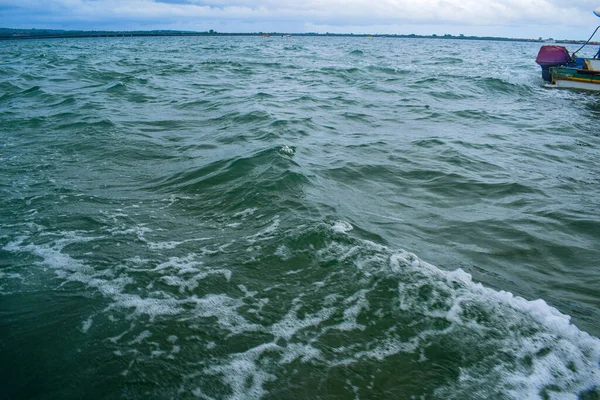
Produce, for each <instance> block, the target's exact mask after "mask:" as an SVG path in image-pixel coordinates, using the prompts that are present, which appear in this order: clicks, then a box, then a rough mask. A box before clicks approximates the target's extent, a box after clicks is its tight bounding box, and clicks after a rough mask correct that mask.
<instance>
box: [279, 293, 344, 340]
mask: <svg viewBox="0 0 600 400" xmlns="http://www.w3.org/2000/svg"><path fill="white" fill-rule="evenodd" d="M301 307H302V304H301V303H299V302H298V303H297V304H295V305H294V306H293V307H292V308H291V309H290V310H289V311H288V313H287V314H286V315H285V316H284V317H283V318H282V319H281V320H280V321H279V322H277V323H275V324H273V325H272V326H271V328H270V331H271V333H272V334H273V335H275V337H277V338H283V339H286V340H289V339H291V338H292V336H294V335H295V334H296V333H298V332H299V331H301V330H302V329H305V328H308V327H311V326H313V327H316V326H318V325H319V324H320V323H322V322H323V321H325V320H327V319H329V318H330V317H331V315H332V314H333V313H334V312H335V308H334V307H326V308H322V309H320V310H319V311H317V312H316V313H314V314H306V315H305V316H304V318H302V319H300V318H298V315H297V312H298V311H299V310H300V308H301Z"/></svg>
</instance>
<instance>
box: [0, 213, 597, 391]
mask: <svg viewBox="0 0 600 400" xmlns="http://www.w3.org/2000/svg"><path fill="white" fill-rule="evenodd" d="M258 210H259V209H257V208H254V209H246V210H243V211H241V212H236V213H232V214H230V218H232V219H233V220H236V219H237V220H238V221H240V223H242V224H243V223H244V221H246V222H247V221H248V219H249V218H250V219H252V218H253V217H254V216H256V215H257V214H258V213H259V212H260V211H258ZM118 218H119V219H121V220H122V219H123V217H118ZM107 221H110V220H107ZM132 222H133V221H130V222H129V223H132ZM224 228H226V229H228V230H236V229H239V227H238V226H237V225H232V224H227V225H224ZM353 228H355V227H353V225H352V224H350V223H349V222H346V221H332V222H330V223H317V224H308V225H299V226H296V227H288V228H284V227H283V226H282V224H281V221H280V220H279V219H278V218H277V217H276V218H274V219H272V220H271V222H270V224H269V225H266V226H263V227H260V228H258V229H257V230H256V231H255V233H252V234H248V235H246V236H243V237H237V238H236V239H234V240H233V242H229V243H223V244H222V245H219V244H218V243H217V242H215V239H214V238H210V237H209V238H203V237H195V238H194V237H192V238H188V239H187V240H183V241H172V242H162V243H161V242H153V241H152V239H151V237H152V236H153V231H152V229H150V227H135V226H131V227H126V226H123V227H122V228H117V227H115V228H114V229H110V230H109V231H107V232H106V233H105V234H104V235H103V236H93V235H90V233H85V232H71V233H68V232H67V233H63V234H62V235H60V236H59V237H56V238H55V239H53V240H51V241H49V242H48V241H47V240H46V243H37V244H36V242H37V241H38V239H36V238H34V237H30V236H27V235H25V236H21V237H19V238H16V239H15V240H13V241H10V242H8V243H6V244H5V245H4V246H3V248H2V250H3V251H5V252H10V253H14V254H23V253H25V254H31V256H33V257H35V258H37V260H38V261H37V263H38V264H39V265H40V266H43V267H46V268H50V269H52V270H54V271H55V274H56V278H57V279H58V280H59V282H63V284H61V285H64V284H66V283H69V284H70V285H73V284H74V285H76V286H77V285H81V286H82V287H83V288H85V289H86V290H89V291H92V292H93V293H94V295H95V296H96V295H98V296H101V297H103V298H104V299H105V300H106V301H108V302H109V305H108V306H107V307H106V308H104V309H101V310H99V311H97V312H95V313H93V314H91V315H89V317H81V319H80V324H81V325H80V330H81V332H82V334H83V335H95V334H101V335H107V334H108V335H110V336H108V337H105V339H104V342H105V343H106V345H107V346H108V347H109V348H112V349H114V352H115V354H116V355H117V357H119V358H122V359H123V362H122V368H124V369H123V374H125V375H129V376H137V377H136V379H138V380H140V381H141V382H143V381H144V378H143V376H141V375H137V374H136V372H135V370H134V369H132V368H131V364H129V367H128V366H127V365H128V360H129V359H135V360H136V363H138V364H140V365H147V366H148V367H150V366H152V365H154V366H155V367H156V368H159V367H160V368H161V370H162V371H169V369H170V368H171V367H169V366H170V365H172V364H173V363H177V365H179V367H178V368H177V369H176V370H177V371H178V372H177V375H172V376H171V377H170V379H172V380H173V387H172V389H170V390H173V391H175V390H177V391H178V393H179V395H182V394H184V393H186V394H190V395H191V394H195V395H198V394H202V395H204V396H210V397H215V396H216V397H223V394H224V393H229V394H228V395H225V396H224V397H227V398H240V397H244V398H261V397H263V396H265V395H272V394H275V393H277V394H278V396H282V397H293V396H294V395H297V394H298V393H299V391H302V392H303V393H305V394H307V395H308V396H310V397H314V396H317V394H318V390H319V389H318V387H319V384H318V382H321V377H322V374H323V371H326V372H327V374H328V375H329V376H337V375H338V374H342V376H345V377H346V378H345V379H348V380H349V381H350V382H353V384H352V386H347V387H344V386H341V387H340V388H339V390H340V392H339V393H340V395H343V396H345V395H346V394H351V391H352V390H353V389H352V387H355V388H356V389H354V390H358V391H359V395H361V397H362V396H365V397H388V396H390V395H392V394H393V393H397V392H396V391H397V390H401V391H402V393H406V394H409V395H413V396H426V397H433V398H450V399H461V398H465V397H472V396H474V395H475V396H483V397H488V398H505V397H508V398H544V397H567V396H586V395H587V396H594V395H598V394H599V393H598V392H599V388H600V368H599V362H600V340H599V339H598V338H595V337H592V336H590V335H589V334H587V333H585V332H582V331H580V330H579V329H578V328H577V327H576V326H574V325H572V324H571V323H570V317H569V316H567V315H564V314H562V313H560V312H559V311H557V310H556V309H555V308H553V307H550V306H548V305H547V304H546V302H544V301H543V300H535V301H528V300H525V299H523V298H521V297H518V296H515V295H513V294H512V293H510V292H506V291H496V290H493V289H490V288H487V287H485V286H483V285H481V284H478V283H474V282H473V281H472V279H471V276H470V275H469V274H467V273H465V272H464V271H462V270H460V269H457V270H454V271H443V270H441V269H439V268H437V267H435V266H433V265H431V264H428V263H426V262H423V261H421V260H419V259H418V258H417V257H416V256H415V255H413V254H410V253H407V252H404V251H396V250H393V249H391V248H389V247H386V246H382V245H379V244H376V243H374V242H371V241H368V240H364V239H360V238H358V237H355V236H353V232H354V230H355V229H353ZM107 235H109V236H113V237H123V238H125V237H127V236H131V237H133V238H137V242H138V243H142V244H145V245H146V250H144V251H145V252H146V253H147V256H146V257H148V255H150V257H151V259H143V258H140V257H134V258H130V259H128V260H123V261H124V263H123V264H121V265H120V266H118V267H117V266H114V267H113V269H112V272H111V273H110V274H106V272H105V271H104V269H103V268H100V267H99V266H97V265H95V264H94V263H93V262H91V261H88V260H87V258H88V257H89V256H88V257H83V258H82V257H81V256H75V255H72V253H74V252H76V249H77V245H86V244H87V245H93V244H94V243H98V244H100V243H101V242H102V241H103V240H105V239H104V237H106V236H107ZM189 246H193V247H191V248H196V251H194V252H193V253H190V254H188V255H186V256H181V255H180V256H173V255H169V254H173V253H172V251H175V250H177V249H181V248H183V247H188V248H189ZM211 248H212V249H214V250H211ZM231 248H234V249H240V250H241V249H244V248H246V253H248V254H249V255H252V257H250V258H248V259H247V260H246V261H245V262H244V263H243V265H244V266H243V268H239V267H235V266H233V265H231V266H229V267H224V266H219V264H220V262H211V259H213V260H217V261H218V260H221V261H222V260H223V259H226V258H227V254H228V253H230V249H231ZM82 251H83V250H82ZM138 251H142V249H141V248H140V249H139V250H138ZM164 252H166V254H161V253H164ZM170 252H171V253H170ZM115 267H117V268H116V269H115ZM267 271H268V275H263V274H265V273H266V272H267ZM13 278H14V276H13ZM21 278H22V277H21ZM19 279H20V278H19ZM299 280H302V281H303V282H306V283H307V284H303V285H298V281H299ZM142 282H145V283H144V284H143V285H142V286H140V284H141V283H142ZM148 283H150V284H149V285H148ZM144 286H147V289H145V290H141V291H140V290H139V289H137V290H136V288H140V287H144ZM121 314H122V315H124V316H126V318H127V319H128V320H129V321H131V323H130V325H129V326H128V327H123V328H121V329H124V330H123V331H121V332H119V331H117V332H115V331H114V330H112V331H111V329H108V330H107V328H109V327H110V325H109V324H110V322H109V321H110V316H111V315H112V316H115V315H121ZM174 321H177V326H178V329H177V331H176V332H174V331H169V332H170V333H168V334H164V333H162V330H163V327H164V326H173V325H172V324H173V323H174ZM165 324H166V325H165ZM150 338H151V340H150ZM250 338H252V339H250ZM149 342H151V343H154V344H153V345H152V346H150V347H148V343H149ZM192 349H193V351H191V350H192ZM128 354H130V355H128ZM208 354H212V356H211V357H210V359H207V357H206V356H207V355H208ZM132 357H135V358H132ZM185 365H187V367H185ZM390 370H395V371H397V372H398V373H397V374H394V375H392V376H390V374H389V371H390ZM361 371H372V372H371V373H370V374H368V375H367V376H365V375H364V373H363V372H361ZM434 371H444V372H443V373H441V372H434ZM165 373H167V374H168V375H170V373H169V372H165ZM421 373H423V374H428V376H430V378H431V374H440V375H439V376H436V378H435V379H428V380H427V382H426V383H425V384H423V383H422V382H419V383H417V382H415V381H414V376H419V374H421ZM406 374H408V375H406ZM384 377H385V379H386V380H388V382H389V383H390V385H391V386H389V385H378V384H374V383H375V382H378V381H379V380H380V379H383V378H384ZM292 380H293V381H294V382H295V384H294V385H292V386H290V385H289V382H290V381H292ZM367 390H368V392H367ZM167 393H168V392H167Z"/></svg>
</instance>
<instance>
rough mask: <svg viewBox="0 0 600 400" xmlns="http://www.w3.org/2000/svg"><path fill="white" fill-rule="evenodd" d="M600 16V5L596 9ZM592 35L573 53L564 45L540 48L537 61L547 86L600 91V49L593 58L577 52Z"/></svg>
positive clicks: (595, 11)
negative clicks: (579, 55)
mask: <svg viewBox="0 0 600 400" xmlns="http://www.w3.org/2000/svg"><path fill="white" fill-rule="evenodd" d="M594 14H596V16H598V17H600V7H598V8H597V9H596V10H594ZM598 29H600V26H598V28H596V30H595V31H594V33H592V36H590V38H589V39H588V40H587V42H585V43H584V44H583V46H581V47H580V48H579V49H577V50H576V51H575V52H574V53H573V54H569V51H568V50H567V49H566V47H564V46H558V45H544V46H542V47H541V48H540V51H539V52H538V55H537V57H536V59H535V62H536V63H537V64H538V65H539V66H540V67H542V78H543V79H544V80H545V81H546V82H548V84H547V85H546V86H548V87H557V88H569V89H582V90H597V91H600V50H599V51H598V53H596V55H595V56H594V57H593V58H584V57H578V56H577V53H578V52H579V51H580V50H581V49H583V48H584V47H585V46H586V45H588V44H589V43H590V41H591V40H592V38H593V37H594V35H595V34H596V32H597V31H598Z"/></svg>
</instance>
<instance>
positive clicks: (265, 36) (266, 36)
mask: <svg viewBox="0 0 600 400" xmlns="http://www.w3.org/2000/svg"><path fill="white" fill-rule="evenodd" d="M262 37H264V38H268V37H271V35H269V34H268V33H263V34H262Z"/></svg>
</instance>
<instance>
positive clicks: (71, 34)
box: [0, 28, 598, 44]
mask: <svg viewBox="0 0 600 400" xmlns="http://www.w3.org/2000/svg"><path fill="white" fill-rule="evenodd" d="M194 36H259V37H357V38H360V37H363V38H398V39H443V40H449V39H456V40H489V41H501V42H532V43H555V42H558V43H567V44H583V43H585V40H567V39H564V40H563V39H561V40H554V39H532V38H505V37H493V36H465V35H458V36H456V35H450V34H446V35H435V34H434V35H415V34H409V35H406V34H385V35H384V34H367V33H361V34H354V33H285V32H283V33H282V32H246V33H220V32H214V31H213V32H187V31H61V30H50V29H10V28H0V40H31V39H67V38H102V37H194ZM590 44H598V43H597V42H591V43H590Z"/></svg>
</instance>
